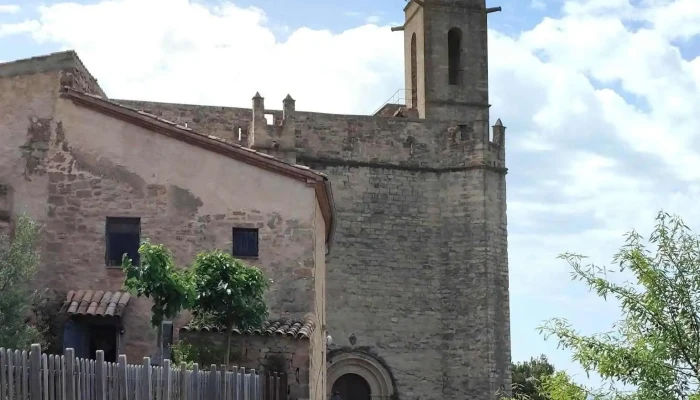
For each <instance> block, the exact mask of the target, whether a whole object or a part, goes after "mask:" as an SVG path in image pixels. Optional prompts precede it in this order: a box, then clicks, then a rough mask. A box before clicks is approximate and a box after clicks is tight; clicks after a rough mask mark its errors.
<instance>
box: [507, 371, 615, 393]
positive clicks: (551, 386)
mask: <svg viewBox="0 0 700 400" xmlns="http://www.w3.org/2000/svg"><path fill="white" fill-rule="evenodd" d="M514 380H515V379H514ZM530 381H533V387H532V391H518V390H516V388H515V387H514V388H513V395H512V397H500V400H537V399H543V400H609V399H608V396H606V395H604V394H603V395H601V394H599V393H595V392H593V391H591V390H588V389H586V388H584V387H583V386H580V385H578V384H576V383H574V382H573V380H572V379H571V377H570V376H569V375H568V374H567V373H566V372H564V371H554V372H552V373H551V374H542V375H541V379H539V380H534V379H531V380H530ZM514 386H515V384H514Z"/></svg>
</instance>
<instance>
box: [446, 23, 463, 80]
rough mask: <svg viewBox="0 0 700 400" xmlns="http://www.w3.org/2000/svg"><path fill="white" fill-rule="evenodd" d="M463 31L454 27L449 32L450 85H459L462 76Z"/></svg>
mask: <svg viewBox="0 0 700 400" xmlns="http://www.w3.org/2000/svg"><path fill="white" fill-rule="evenodd" d="M461 53H462V31H461V30H459V28H452V29H450V30H449V31H448V32H447V63H448V70H449V72H448V73H449V80H450V85H459V84H460V83H461V82H460V80H461V79H460V78H461V74H462V71H461V65H460V64H461V58H462V54H461Z"/></svg>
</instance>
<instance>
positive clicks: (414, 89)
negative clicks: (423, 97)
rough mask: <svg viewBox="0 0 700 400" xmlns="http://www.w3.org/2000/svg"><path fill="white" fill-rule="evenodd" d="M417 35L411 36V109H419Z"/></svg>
mask: <svg viewBox="0 0 700 400" xmlns="http://www.w3.org/2000/svg"><path fill="white" fill-rule="evenodd" d="M416 51H417V49H416V34H415V32H414V33H413V35H411V107H412V108H417V107H418V60H417V55H416Z"/></svg>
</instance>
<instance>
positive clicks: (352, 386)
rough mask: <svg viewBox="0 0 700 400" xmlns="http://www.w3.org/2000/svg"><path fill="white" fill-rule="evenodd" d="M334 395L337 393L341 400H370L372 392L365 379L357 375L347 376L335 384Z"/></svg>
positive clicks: (332, 390)
mask: <svg viewBox="0 0 700 400" xmlns="http://www.w3.org/2000/svg"><path fill="white" fill-rule="evenodd" d="M331 392H332V393H337V394H338V395H339V397H340V399H339V400H370V399H371V397H372V390H371V389H370V387H369V383H367V381H366V380H365V378H363V377H361V376H360V375H357V374H345V375H343V376H341V377H340V378H338V380H336V381H335V383H333V388H332V389H331Z"/></svg>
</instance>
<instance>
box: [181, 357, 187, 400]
mask: <svg viewBox="0 0 700 400" xmlns="http://www.w3.org/2000/svg"><path fill="white" fill-rule="evenodd" d="M180 400H187V363H185V362H184V361H183V362H181V363H180Z"/></svg>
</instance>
